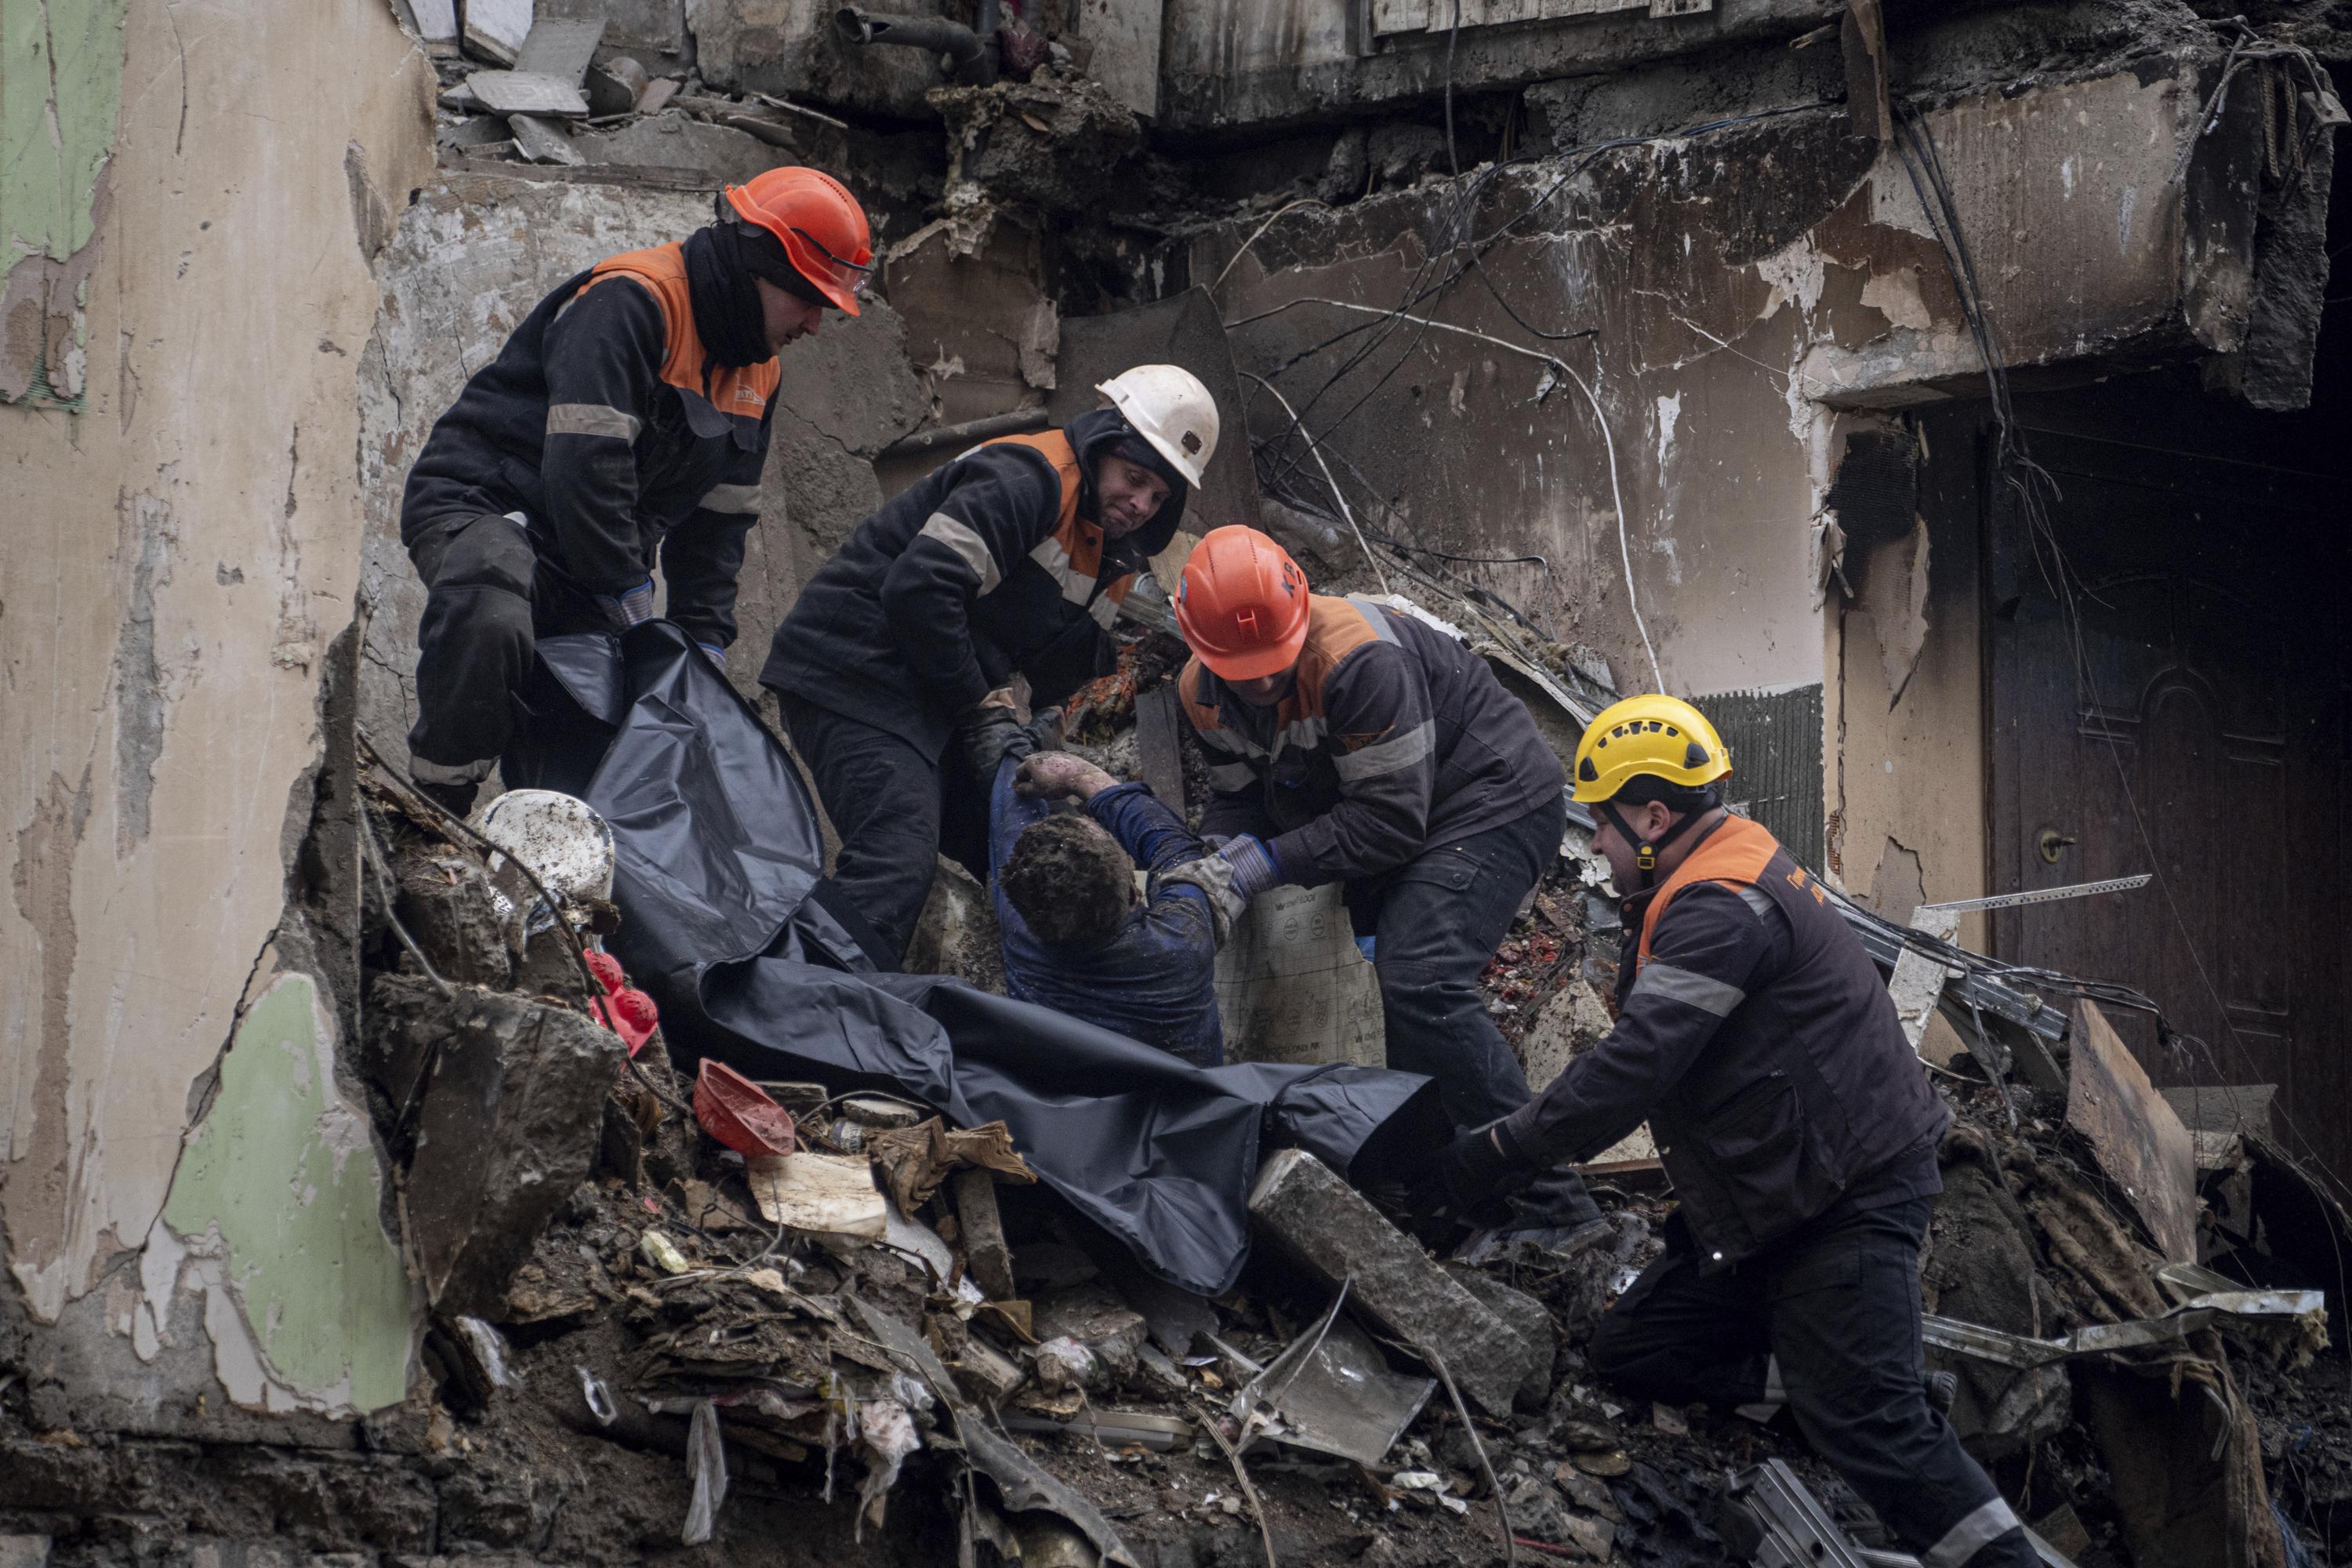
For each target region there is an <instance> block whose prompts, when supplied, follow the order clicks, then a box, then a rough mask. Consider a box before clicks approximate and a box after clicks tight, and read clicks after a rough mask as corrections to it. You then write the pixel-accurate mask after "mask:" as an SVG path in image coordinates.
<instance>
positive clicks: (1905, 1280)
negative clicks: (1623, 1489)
mask: <svg viewBox="0 0 2352 1568" xmlns="http://www.w3.org/2000/svg"><path fill="white" fill-rule="evenodd" d="M1934 1212H1935V1204H1934V1200H1932V1199H1929V1198H1912V1199H1908V1200H1906V1201H1903V1202H1898V1203H1893V1204H1886V1205H1879V1206H1875V1207H1869V1208H1861V1209H1856V1208H1854V1207H1853V1206H1852V1204H1851V1201H1849V1202H1848V1203H1846V1204H1841V1205H1838V1206H1836V1207H1834V1208H1832V1209H1831V1210H1830V1211H1829V1212H1828V1213H1826V1214H1824V1215H1822V1216H1821V1217H1820V1218H1818V1219H1815V1220H1813V1221H1811V1223H1810V1224H1808V1225H1807V1226H1804V1227H1803V1228H1802V1229H1801V1230H1800V1231H1798V1232H1797V1233H1796V1234H1795V1235H1793V1236H1791V1237H1788V1238H1786V1239H1784V1240H1782V1241H1780V1242H1779V1243H1777V1244H1775V1245H1774V1246H1773V1247H1772V1248H1771V1249H1770V1250H1769V1251H1768V1252H1766V1253H1765V1254H1763V1255H1762V1256H1760V1257H1759V1258H1751V1259H1748V1261H1746V1262H1743V1263H1740V1264H1738V1265H1736V1266H1735V1267H1733V1268H1727V1269H1724V1270H1722V1271H1720V1272H1717V1273H1714V1274H1701V1273H1700V1272H1699V1268H1698V1261H1697V1254H1696V1250H1695V1249H1694V1248H1693V1247H1692V1246H1691V1245H1690V1242H1689V1238H1688V1234H1687V1232H1685V1230H1684V1229H1683V1227H1682V1226H1680V1225H1677V1224H1670V1225H1669V1226H1668V1228H1667V1246H1666V1250H1665V1251H1664V1252H1663V1253H1661V1254H1660V1255H1659V1256H1658V1258H1657V1259H1656V1260H1655V1261H1654V1262H1653V1263H1652V1264H1651V1265H1650V1266H1649V1268H1645V1269H1643V1271H1642V1276H1641V1278H1640V1279H1636V1280H1635V1281H1634V1282H1633V1286H1632V1288H1631V1289H1628V1290H1627V1291H1626V1292H1625V1294H1624V1295H1623V1296H1622V1298H1620V1299H1619V1300H1618V1302H1617V1304H1616V1306H1615V1307H1613V1308H1612V1309H1611V1310H1609V1311H1608V1312H1607V1313H1606V1314H1604V1315H1603V1316H1602V1318H1601V1325H1600V1327H1599V1328H1598V1329H1597V1330H1596V1331H1594V1332H1593V1336H1592V1342H1591V1346H1590V1347H1588V1352H1587V1353H1588V1354H1589V1355H1590V1356H1591V1361H1592V1369H1593V1371H1594V1372H1595V1373H1599V1374H1600V1375H1601V1377H1602V1378H1604V1379H1606V1380H1607V1381H1609V1382H1610V1383H1612V1384H1615V1385H1616V1386H1618V1387H1619V1388H1621V1389H1622V1390H1624V1391H1625V1392H1627V1393H1629V1394H1635V1395H1637V1396H1639V1397H1642V1398H1645V1399H1659V1400H1664V1401H1666V1402H1667V1403H1669V1404H1675V1405H1685V1404H1691V1403H1695V1402H1701V1401H1704V1402H1706V1403H1709V1404H1714V1405H1754V1404H1779V1403H1782V1402H1783V1401H1785V1402H1786V1403H1787V1405H1789V1407H1790V1412H1791V1413H1792V1414H1793V1415H1795V1416H1796V1418H1797V1427H1798V1430H1800V1431H1801V1432H1802V1433H1803V1434H1804V1436H1805V1440H1806V1441H1807V1442H1808V1443H1811V1445H1812V1447H1813V1450H1814V1452H1816V1453H1818V1454H1820V1455H1821V1456H1822V1458H1824V1459H1827V1460H1828V1461H1829V1462H1830V1464H1831V1465H1832V1467H1833V1468H1835V1469H1836V1470H1837V1472H1838V1474H1840V1475H1841V1476H1843V1477H1844V1478H1845V1479H1846V1483H1847V1484H1848V1485H1849V1486H1851V1487H1853V1489H1854V1490H1855V1492H1856V1493H1858V1494H1860V1496H1861V1498H1862V1500H1864V1502H1866V1503H1868V1504H1869V1505H1870V1506H1871V1508H1872V1509H1873V1510H1875V1511H1876V1512H1877V1514H1878V1517H1879V1519H1880V1520H1881V1521H1884V1522H1885V1525H1886V1527H1887V1528H1888V1529H1890V1530H1892V1531H1894V1532H1895V1537H1896V1539H1898V1540H1899V1541H1901V1542H1902V1543H1903V1547H1904V1549H1905V1550H1906V1551H1907V1552H1916V1553H1917V1554H1918V1557H1919V1560H1920V1562H1921V1563H1922V1565H1923V1568H1961V1564H1963V1563H1972V1564H1974V1565H1975V1568H2035V1565H2036V1564H2037V1563H2038V1561H2039V1559H2038V1558H2037V1557H2036V1556H2035V1554H2034V1552H2033V1549H2032V1546H2031V1545H2029V1544H2028V1543H2027V1542H2026V1540H2025V1532H2024V1530H2023V1528H2022V1527H2021V1525H2020V1523H2019V1521H2018V1519H2017V1516H2016V1514H2015V1513H2013V1512H2011V1510H2010V1506H2009V1504H2008V1503H2007V1502H2005V1501H2003V1500H2001V1496H2000V1492H1999V1491H1998V1490H1997V1489H1995V1488H1994V1486H1993V1484H1992V1481H1991V1479H1990V1478H1988V1477H1987V1476H1986V1475H1985V1473H1984V1471H1983V1470H1982V1469H1981V1468H1979V1467H1978V1465H1977V1462H1976V1461H1975V1460H1974V1459H1971V1458H1969V1456H1968V1454H1967V1452H1966V1451H1965V1450H1964V1449H1962V1448H1961V1447H1960V1439H1959V1437H1958V1435H1957V1434H1956V1433H1954V1432H1953V1430H1952V1427H1951V1424H1950V1423H1949V1422H1948V1421H1946V1420H1945V1419H1944V1417H1943V1416H1942V1415H1938V1414H1937V1412H1936V1410H1935V1409H1934V1408H1933V1407H1932V1406H1931V1405H1928V1403H1927V1390H1926V1388H1925V1386H1924V1384H1923V1382H1922V1378H1923V1376H1924V1373H1925V1366H1926V1363H1925V1361H1924V1359H1923V1356H1922V1352H1921V1348H1920V1340H1919V1310H1920V1306H1919V1241H1920V1237H1922V1236H1924V1235H1925V1234H1926V1232H1927V1220H1928V1217H1929V1216H1930V1215H1932V1214H1933V1213H1934Z"/></svg>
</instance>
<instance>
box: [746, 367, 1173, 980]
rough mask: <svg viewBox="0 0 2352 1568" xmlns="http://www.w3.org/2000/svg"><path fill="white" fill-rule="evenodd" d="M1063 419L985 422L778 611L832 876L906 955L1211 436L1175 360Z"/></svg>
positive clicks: (980, 847)
mask: <svg viewBox="0 0 2352 1568" xmlns="http://www.w3.org/2000/svg"><path fill="white" fill-rule="evenodd" d="M1097 391H1099V392H1100V393H1101V394H1102V395H1103V396H1104V398H1105V399H1106V400H1107V403H1106V406H1104V407H1101V408H1097V409H1095V410H1092V411H1091V412H1088V413H1086V414H1082V415H1080V416H1077V417H1076V418H1075V419H1073V420H1071V421H1070V423H1069V425H1068V426H1066V428H1064V429H1060V430H1048V431H1045V432H1044V433H1042V434H1039V435H1034V436H1007V437H1002V438H1000V439H997V440H993V441H986V442H982V444H981V445H979V446H977V447H972V448H971V450H970V451H967V452H965V453H964V454H963V455H962V456H961V457H959V458H955V459H954V460H953V461H951V462H949V463H947V464H945V465H944V466H942V467H940V468H937V469H935V470H933V471H932V472H931V473H930V474H929V476H928V477H927V478H925V479H921V480H919V481H918V482H917V483H915V484H914V485H912V486H910V487H909V488H908V489H906V490H905V491H904V492H902V493H901V494H899V495H898V496H897V497H895V498H893V499H892V500H890V501H889V502H887V504H886V505H884V506H883V508H882V509H881V510H879V511H877V512H876V513H875V514H874V515H873V516H872V517H869V518H867V519H866V521H864V522H863V523H861V524H859V525H858V528H857V531H856V532H855V533H854V534H852V535H851V536H850V538H849V542H847V543H845V544H844V545H843V546H842V547H841V549H840V551H839V552H837V553H835V556H834V557H833V559H832V560H830V561H828V562H826V563H824V566H822V567H820V568H819V569H818V570H817V572H816V574H815V575H814V576H813V577H811V578H810V579H809V583H808V586H807V587H805V588H803V589H802V590H801V595H800V598H799V600H798V602H797V603H795V604H794V605H793V608H792V612H791V614H789V615H787V616H785V617H784V621H783V624H782V626H778V627H777V628H776V636H775V641H774V644H773V646H772V647H771V648H770V650H769V653H768V662H767V666H766V668H763V669H761V672H760V679H761V683H762V684H763V685H766V686H769V687H772V688H773V689H774V690H775V693H776V699H777V702H778V704H779V706H780V707H781V708H782V712H783V719H784V725H785V728H786V730H787V731H789V732H790V734H791V736H792V741H793V749H794V750H795V751H797V752H799V753H800V755H801V759H802V761H803V762H804V763H807V765H808V770H809V772H810V773H811V774H812V775H813V776H814V779H815V782H816V792H817V796H818V798H819V799H820V800H822V801H823V802H824V810H825V815H826V816H828V817H830V818H831V819H832V821H833V826H834V830H835V832H836V833H838V834H839V835H840V836H841V850H840V855H839V857H838V858H837V860H836V861H835V871H834V874H833V877H832V882H833V886H834V889H835V891H836V892H838V893H839V894H840V895H841V900H842V901H843V902H845V903H846V905H847V906H849V907H850V908H851V909H852V910H855V911H856V912H857V913H859V914H862V915H863V916H864V917H865V921H866V924H867V925H868V926H869V927H870V928H871V932H870V935H871V943H870V945H873V946H876V947H878V948H879V949H880V950H881V951H880V952H877V954H876V956H877V961H879V962H883V963H889V964H896V963H898V960H899V958H900V957H901V956H902V955H903V954H904V953H905V952H906V949H907V940H908V937H909V936H910V935H911V934H912V933H913V931H914V927H915V921H916V919H917V917H918V916H919V915H920V914H921V913H922V909H923V899H924V896H925V894H927V893H928V892H929V890H930V885H931V874H932V871H933V869H934V868H935V867H936V865H937V864H938V856H939V853H940V849H941V847H942V845H943V842H944V847H945V848H946V850H947V852H948V853H949V854H950V855H951V856H953V857H954V858H956V859H958V860H960V861H961V862H962V863H963V864H964V866H965V867H966V868H969V869H970V870H971V872H972V874H973V875H974V876H978V877H984V876H985V875H986V874H987V870H988V861H987V853H988V851H987V814H988V799H989V793H990V788H991V784H992V781H993V780H994V778H995V777H996V770H997V763H999V762H1000V761H1001V760H1002V759H1003V755H1004V753H1005V751H1006V749H1007V747H1008V745H1009V744H1010V742H1011V738H1012V737H1013V736H1014V735H1016V734H1017V733H1019V726H1018V723H1017V721H1016V719H1015V715H1014V712H1013V693H1012V690H1011V689H1010V688H1009V686H1008V682H1009V681H1010V680H1011V679H1012V678H1013V675H1014V674H1015V673H1016V672H1018V673H1020V674H1022V675H1024V676H1026V677H1027V678H1028V681H1029V687H1030V692H1031V696H1032V700H1033V701H1034V703H1035V705H1036V706H1037V707H1039V708H1041V709H1042V708H1046V707H1049V706H1053V705H1055V704H1058V703H1059V702H1061V701H1062V700H1064V699H1065V698H1066V697H1067V696H1068V695H1069V694H1070V693H1071V692H1073V691H1075V690H1076V689H1078V688H1079V687H1080V686H1082V685H1084V684H1085V683H1086V682H1087V681H1088V680H1091V679H1094V678H1095V677H1097V676H1098V675H1103V674H1106V673H1108V671H1109V669H1110V668H1111V660H1112V653H1113V647H1112V644H1111V640H1110V624H1111V617H1112V616H1114V615H1115V614H1117V613H1118V606H1119V605H1120V604H1121V602H1122V601H1124V600H1125V599H1126V597H1127V592H1128V589H1129V587H1130V586H1131V585H1132V584H1134V582H1135V574H1136V573H1137V572H1138V571H1139V569H1140V568H1141V567H1142V565H1143V563H1144V561H1145V559H1146V558H1147V557H1149V556H1150V555H1152V554H1155V553H1157V552H1159V551H1160V550H1162V549H1164V548H1166V547H1167V544H1168V541H1169V540H1170V538H1171V537H1172V536H1173V535H1174V533H1175V531H1176V524H1177V522H1178V521H1179V520H1180V519H1181V518H1182V516H1183V515H1184V502H1185V498H1186V497H1187V496H1188V495H1189V494H1190V493H1191V492H1192V489H1194V488H1196V487H1197V486H1198V485H1199V484H1200V482H1201V471H1202V468H1205V467H1206V466H1207V464H1208V461H1209V458H1210V457H1211V455H1212V454H1213V453H1214V452H1215V451H1216V449H1217V409H1216V405H1215V404H1214V403H1213V402H1212V401H1211V400H1210V397H1209V394H1208V389H1207V388H1205V387H1203V386H1202V384H1201V383H1200V382H1199V381H1198V380H1197V379H1195V378H1194V377H1193V376H1192V374H1191V373H1189V372H1187V371H1184V370H1182V369H1181V368H1179V367H1177V366H1175V365H1171V364H1147V365H1139V366H1137V367H1136V368H1134V369H1132V370H1129V371H1128V372H1126V373H1125V374H1120V375H1117V376H1114V377H1112V378H1111V379H1110V380H1109V381H1107V382H1105V383H1103V384H1101V385H1100V386H1099V387H1098V388H1097Z"/></svg>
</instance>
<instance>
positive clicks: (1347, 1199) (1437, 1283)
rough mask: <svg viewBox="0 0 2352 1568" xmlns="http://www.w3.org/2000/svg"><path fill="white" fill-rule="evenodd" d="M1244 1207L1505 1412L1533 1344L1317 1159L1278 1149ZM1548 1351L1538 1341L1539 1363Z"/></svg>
mask: <svg viewBox="0 0 2352 1568" xmlns="http://www.w3.org/2000/svg"><path fill="white" fill-rule="evenodd" d="M1249 1208H1250V1217H1251V1219H1252V1220H1253V1221H1254V1222H1255V1225H1256V1226H1257V1228H1258V1230H1259V1232H1260V1234H1262V1235H1263V1236H1265V1237H1266V1239H1267V1240H1269V1241H1271V1242H1273V1243H1274V1245H1275V1246H1276V1247H1279V1248H1280V1249H1281V1250H1282V1252H1283V1253H1284V1254H1285V1255H1286V1256H1287V1257H1289V1258H1291V1259H1292V1260H1293V1261H1294V1262H1297V1263H1298V1264H1301V1265H1303V1266H1304V1267H1305V1268H1308V1269H1309V1270H1311V1271H1313V1272H1314V1273H1315V1274H1316V1275H1318V1277H1319V1278H1321V1279H1324V1280H1325V1281H1327V1282H1328V1284H1329V1285H1331V1286H1332V1287H1333V1288H1334V1289H1336V1288H1337V1287H1338V1286H1339V1282H1340V1281H1341V1280H1343V1279H1346V1280H1351V1281H1352V1282H1353V1283H1352V1284H1351V1285H1350V1286H1349V1291H1348V1301H1349V1306H1350V1307H1352V1308H1353V1309H1354V1310H1356V1311H1357V1312H1358V1313H1359V1314H1360V1315H1362V1316H1365V1317H1368V1318H1370V1320H1371V1321H1373V1322H1374V1323H1376V1324H1378V1325H1380V1326H1381V1328H1382V1329H1384V1330H1386V1331H1388V1332H1389V1333H1390V1334H1391V1335H1392V1336H1394V1337H1395V1338H1398V1339H1401V1340H1403V1341H1405V1342H1409V1343H1412V1344H1417V1345H1422V1346H1425V1347H1427V1348H1428V1349H1430V1350H1432V1351H1434V1352H1436V1353H1437V1354H1438V1355H1440V1356H1443V1357H1444V1360H1445V1366H1446V1370H1447V1371H1448V1372H1450V1373H1452V1374H1453V1376H1454V1382H1455V1383H1456V1384H1458V1385H1460V1387H1461V1389H1462V1393H1463V1394H1464V1396H1465V1397H1466V1398H1468V1399H1470V1400H1473V1401H1475V1403H1476V1404H1477V1405H1479V1406H1480V1407H1481V1408H1482V1409H1484V1410H1485V1411H1486V1413H1487V1414H1488V1415H1493V1416H1496V1417H1497V1418H1501V1417H1504V1416H1507V1415H1510V1413H1511V1401H1512V1397H1513V1395H1514V1394H1517V1391H1518V1389H1519V1387H1520V1385H1521V1384H1525V1383H1526V1382H1527V1381H1528V1377H1529V1376H1530V1374H1531V1373H1533V1372H1534V1371H1535V1370H1536V1359H1537V1358H1536V1354H1535V1352H1534V1350H1533V1348H1532V1347H1530V1346H1529V1345H1528V1343H1527V1342H1526V1341H1525V1340H1523V1339H1521V1338H1520V1337H1519V1334H1518V1331H1517V1330H1515V1329H1513V1328H1512V1327H1511V1326H1510V1325H1509V1324H1508V1323H1507V1322H1505V1321H1503V1320H1502V1319H1501V1318H1500V1317H1498V1316H1496V1313H1495V1312H1494V1310H1492V1309H1490V1308H1489V1307H1487V1306H1486V1303H1485V1302H1483V1301H1481V1300H1478V1298H1477V1297H1475V1296H1474V1295H1472V1294H1471V1293H1470V1292H1469V1291H1468V1290H1467V1289H1465V1288H1464V1287H1463V1285H1462V1283H1461V1281H1459V1280H1458V1279H1454V1277H1453V1276H1452V1275H1450V1274H1448V1273H1447V1272H1446V1271H1445V1270H1444V1268H1441V1267H1440V1266H1439V1265H1438V1263H1437V1262H1436V1261H1435V1260H1434V1259H1433V1258H1431V1257H1430V1256H1429V1254H1428V1253H1426V1252H1424V1251H1423V1250H1422V1248H1421V1246H1420V1244H1419V1243H1417V1242H1415V1241H1414V1240H1413V1239H1412V1237H1408V1236H1406V1235H1405V1234H1404V1233H1403V1232H1402V1231H1400V1230H1399V1229H1397V1227H1396V1226H1392V1225H1391V1224H1390V1223H1389V1222H1388V1221H1387V1220H1385V1219H1383V1218H1382V1217H1381V1213H1380V1211H1379V1210H1378V1209H1375V1208H1374V1207H1372V1205H1370V1203H1368V1202H1367V1201H1365V1199H1364V1198H1363V1196H1362V1195H1361V1194H1359V1193H1358V1192H1357V1191H1356V1190H1355V1189H1354V1188H1353V1187H1350V1186H1349V1185H1348V1184H1347V1183H1345V1182H1343V1181H1341V1180H1340V1179H1339V1177H1338V1176H1337V1175H1334V1174H1333V1173H1331V1171H1330V1170H1329V1169H1328V1167H1326V1166H1325V1165H1324V1164H1323V1163H1321V1162H1320V1161H1318V1160H1317V1159H1316V1158H1315V1156H1313V1155H1312V1154H1309V1153H1307V1152H1306V1151H1304V1150H1301V1149H1285V1150H1283V1151H1281V1152H1278V1153H1276V1155H1275V1156H1274V1157H1273V1158H1272V1159H1270V1160H1268V1161H1267V1162H1266V1163H1265V1167H1264V1168H1263V1169H1262V1170H1260V1171H1259V1172H1258V1177H1257V1184H1256V1185H1255V1187H1253V1188H1252V1189H1251V1191H1250V1201H1249ZM1550 1354H1551V1347H1550V1346H1549V1344H1546V1345H1545V1346H1544V1348H1543V1359H1544V1362H1545V1363H1546V1364H1547V1365H1549V1360H1550Z"/></svg>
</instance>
